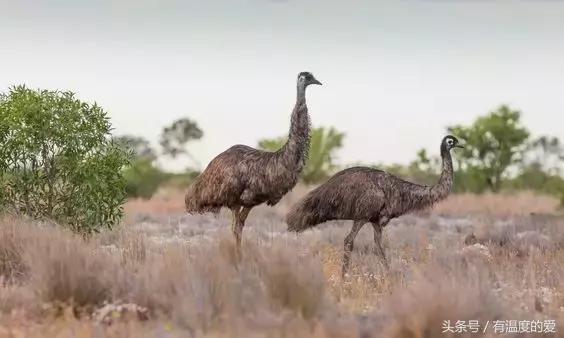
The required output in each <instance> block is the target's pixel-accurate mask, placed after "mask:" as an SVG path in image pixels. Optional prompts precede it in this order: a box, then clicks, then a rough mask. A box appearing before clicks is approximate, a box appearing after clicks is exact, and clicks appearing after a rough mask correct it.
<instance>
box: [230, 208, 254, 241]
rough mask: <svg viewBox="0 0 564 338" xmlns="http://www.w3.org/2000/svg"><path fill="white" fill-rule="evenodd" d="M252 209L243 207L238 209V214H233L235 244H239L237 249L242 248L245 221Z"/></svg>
mask: <svg viewBox="0 0 564 338" xmlns="http://www.w3.org/2000/svg"><path fill="white" fill-rule="evenodd" d="M250 211H251V208H247V207H242V208H241V209H239V210H238V211H237V213H236V214H235V213H234V214H233V217H234V220H233V235H234V236H235V244H236V245H237V250H240V248H241V239H242V237H243V227H244V226H245V221H246V220H247V216H249V212H250Z"/></svg>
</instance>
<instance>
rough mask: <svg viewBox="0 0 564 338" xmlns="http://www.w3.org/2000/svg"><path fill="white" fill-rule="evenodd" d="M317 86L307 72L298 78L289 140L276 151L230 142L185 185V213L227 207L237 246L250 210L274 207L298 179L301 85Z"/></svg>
mask: <svg viewBox="0 0 564 338" xmlns="http://www.w3.org/2000/svg"><path fill="white" fill-rule="evenodd" d="M312 84H316V85H321V82H319V81H318V80H317V79H316V78H315V77H314V76H313V75H312V74H311V73H309V72H301V73H299V74H298V79H297V99H296V105H295V106H294V110H293V112H292V117H291V122H290V131H289V135H288V140H287V142H286V143H285V144H284V146H283V147H282V148H280V149H279V150H278V151H275V152H268V151H262V150H258V149H254V148H251V147H248V146H245V145H240V144H239V145H235V146H232V147H231V148H229V149H227V150H226V151H224V152H223V153H221V154H219V155H217V157H215V158H214V159H213V160H212V161H211V162H210V163H209V165H208V166H207V168H206V169H205V170H204V172H203V173H201V174H200V175H199V176H198V177H197V178H196V179H195V180H194V182H193V183H192V185H191V186H190V187H189V188H188V191H187V193H186V197H185V204H186V211H187V212H188V213H191V214H194V213H205V212H212V213H217V212H219V210H220V209H221V208H222V207H227V208H229V209H230V210H231V213H232V217H233V219H232V224H231V230H232V232H233V236H234V238H235V243H236V247H237V249H238V250H239V249H240V246H241V237H242V234H243V227H244V226H245V221H246V219H247V216H248V215H249V212H250V211H251V209H252V208H253V207H255V206H257V205H259V204H262V203H265V202H266V204H267V205H270V206H272V205H275V204H276V203H278V201H280V199H281V198H282V197H283V196H284V195H285V194H286V193H287V192H288V191H290V190H291V189H292V188H293V187H294V186H295V185H296V183H297V181H298V177H299V175H300V173H301V171H302V169H303V168H304V165H305V162H306V159H307V155H308V151H309V144H310V119H309V115H308V109H307V105H306V97H305V93H306V88H307V87H308V86H309V85H312Z"/></svg>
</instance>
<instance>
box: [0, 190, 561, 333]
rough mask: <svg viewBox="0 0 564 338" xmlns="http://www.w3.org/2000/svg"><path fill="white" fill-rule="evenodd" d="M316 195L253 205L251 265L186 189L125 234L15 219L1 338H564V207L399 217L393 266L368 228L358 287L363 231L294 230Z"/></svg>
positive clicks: (495, 203) (391, 247)
mask: <svg viewBox="0 0 564 338" xmlns="http://www.w3.org/2000/svg"><path fill="white" fill-rule="evenodd" d="M302 193H303V188H298V189H296V191H295V192H294V193H292V194H291V195H290V196H288V197H287V198H286V199H285V200H283V201H282V203H281V204H280V205H279V206H278V207H276V208H266V207H264V208H263V207H261V208H257V209H256V210H253V212H252V213H251V215H250V216H249V219H248V226H247V227H246V228H245V233H244V242H243V247H244V248H243V258H242V260H241V261H237V260H236V259H235V250H234V247H233V244H232V239H231V235H230V232H229V217H228V215H227V214H220V215H219V216H208V215H203V216H188V215H184V214H183V213H182V198H181V196H180V195H176V194H174V193H166V194H162V195H161V196H158V197H157V198H155V199H153V200H151V201H130V202H129V203H128V205H127V206H126V211H127V214H128V217H127V220H126V221H125V224H124V225H123V226H122V227H121V228H120V229H119V230H117V231H113V232H106V233H101V234H98V235H96V236H94V237H92V238H89V239H87V240H84V239H83V238H80V237H78V236H76V235H73V234H71V233H68V232H65V231H63V230H61V229H60V228H58V227H55V226H53V225H51V224H49V223H47V222H32V221H29V220H25V219H21V218H13V217H10V216H4V217H3V218H2V219H0V275H1V276H2V277H1V281H0V337H78V338H83V337H96V338H101V337H156V338H161V337H162V338H165V337H167V338H168V337H294V338H297V337H318V338H326V337H327V338H328V337H335V338H337V337H448V336H452V337H476V336H488V337H489V336H491V337H498V336H501V335H500V334H496V333H494V330H493V328H490V329H489V330H486V332H485V333H484V332H482V331H481V333H470V332H467V333H465V334H443V333H442V331H443V323H444V321H445V320H450V321H451V322H452V323H454V322H456V320H465V321H468V320H477V321H479V323H480V325H481V326H483V325H485V324H486V323H490V324H489V325H492V323H493V321H495V320H541V321H544V320H555V321H556V331H557V333H556V334H552V335H549V336H564V264H563V262H564V218H562V217H560V216H559V212H558V210H557V206H558V202H557V201H555V200H552V199H551V198H546V197H539V196H535V195H534V194H529V193H524V194H517V195H485V196H473V195H460V196H453V197H451V198H450V199H449V200H447V201H446V202H444V203H442V204H440V205H438V206H437V207H436V208H434V209H433V210H430V211H428V212H425V213H421V214H417V215H408V216H404V217H402V218H400V219H397V220H394V221H392V222H391V223H390V224H389V225H388V227H387V228H386V229H385V231H384V238H385V242H384V246H385V249H386V252H387V255H388V257H389V259H390V269H389V270H386V269H384V267H383V266H382V264H381V263H380V261H379V260H378V258H376V257H375V256H374V255H373V253H372V233H371V229H369V227H365V229H363V230H362V231H361V233H360V234H359V235H358V237H357V241H356V243H355V244H356V245H355V253H354V255H353V269H352V271H351V274H350V276H349V277H348V278H346V279H345V280H342V279H341V277H340V265H341V255H342V241H343V238H344V237H345V234H346V233H347V232H348V230H349V227H350V225H349V224H348V223H346V222H334V223H328V224H325V225H322V226H320V227H318V228H315V229H313V230H311V231H307V232H305V233H303V234H300V235H295V234H290V233H287V232H286V231H285V226H284V223H283V215H284V213H285V211H286V210H287V208H288V205H290V204H291V203H292V202H293V201H294V200H295V199H296V198H297V197H298V196H299V195H301V194H302ZM470 233H474V234H475V237H476V241H475V242H476V243H475V244H472V245H467V244H465V243H464V242H465V238H466V237H467V236H468V234H470ZM473 243H474V242H473ZM503 336H505V337H512V336H514V337H527V336H531V337H538V336H540V335H539V334H536V333H532V334H526V333H509V334H504V335H503Z"/></svg>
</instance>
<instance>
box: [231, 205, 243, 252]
mask: <svg viewBox="0 0 564 338" xmlns="http://www.w3.org/2000/svg"><path fill="white" fill-rule="evenodd" d="M240 212H241V208H240V207H236V208H231V215H232V220H231V232H232V233H233V238H234V239H235V245H236V246H237V249H239V244H240V242H241V232H240V231H239V226H238V223H239V213H240Z"/></svg>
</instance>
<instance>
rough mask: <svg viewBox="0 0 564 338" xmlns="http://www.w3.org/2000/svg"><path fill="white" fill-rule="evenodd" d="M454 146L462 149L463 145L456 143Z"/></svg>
mask: <svg viewBox="0 0 564 338" xmlns="http://www.w3.org/2000/svg"><path fill="white" fill-rule="evenodd" d="M454 147H455V148H462V149H464V146H463V145H462V144H457V145H455V146H454Z"/></svg>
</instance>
